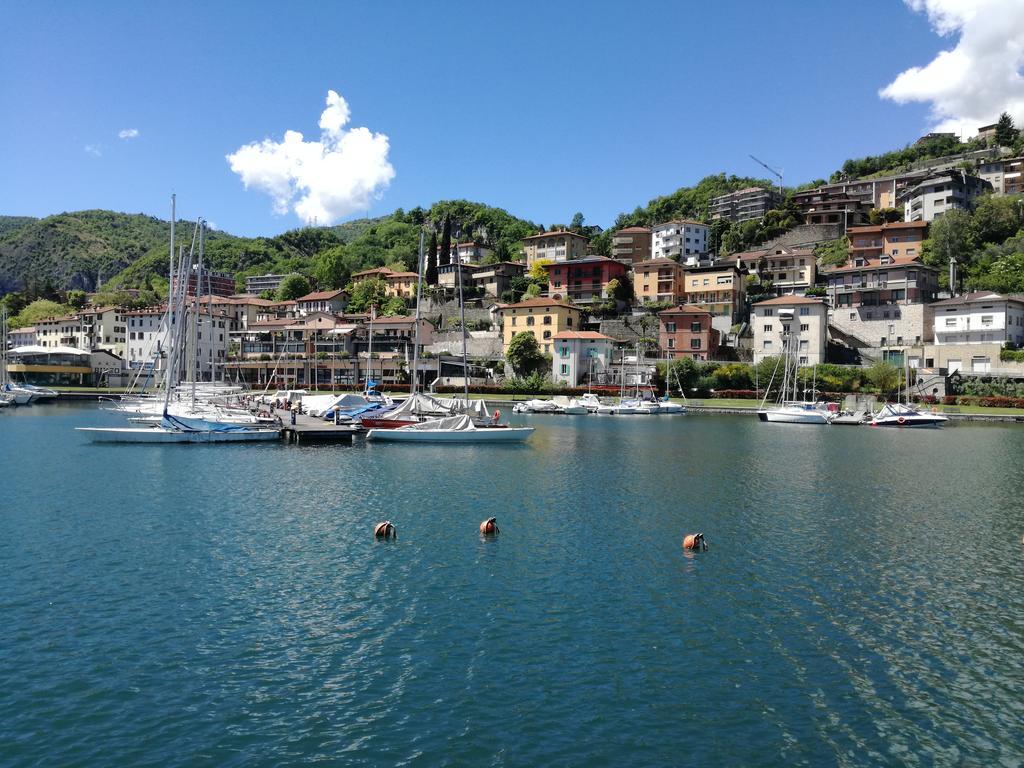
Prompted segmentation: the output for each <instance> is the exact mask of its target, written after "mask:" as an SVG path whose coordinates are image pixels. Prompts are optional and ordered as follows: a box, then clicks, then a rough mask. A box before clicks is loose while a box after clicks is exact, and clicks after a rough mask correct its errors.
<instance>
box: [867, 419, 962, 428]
mask: <svg viewBox="0 0 1024 768" xmlns="http://www.w3.org/2000/svg"><path fill="white" fill-rule="evenodd" d="M947 421H949V419H946V418H937V419H936V418H931V417H927V416H926V417H920V418H915V417H913V416H906V417H904V418H903V422H902V423H900V421H899V420H898V419H892V418H886V419H881V420H877V421H873V422H871V426H873V427H897V428H899V429H922V428H931V429H935V428H937V427H941V426H942V425H943V424H945V423H946V422H947Z"/></svg>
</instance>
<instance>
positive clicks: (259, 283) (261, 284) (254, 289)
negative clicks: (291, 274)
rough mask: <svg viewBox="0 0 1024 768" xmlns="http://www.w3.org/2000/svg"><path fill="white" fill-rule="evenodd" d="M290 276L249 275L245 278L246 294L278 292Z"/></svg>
mask: <svg viewBox="0 0 1024 768" xmlns="http://www.w3.org/2000/svg"><path fill="white" fill-rule="evenodd" d="M286 277H288V275H270V274H267V275H249V276H248V277H247V278H245V292H246V293H252V294H255V295H257V296H258V295H259V294H261V293H263V292H264V291H276V290H277V289H278V288H280V287H281V283H282V282H284V279H285V278H286Z"/></svg>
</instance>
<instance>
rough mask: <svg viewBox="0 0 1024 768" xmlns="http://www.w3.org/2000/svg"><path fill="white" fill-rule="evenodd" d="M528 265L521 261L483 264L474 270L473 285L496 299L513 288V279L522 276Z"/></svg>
mask: <svg viewBox="0 0 1024 768" xmlns="http://www.w3.org/2000/svg"><path fill="white" fill-rule="evenodd" d="M525 272H526V267H525V266H524V265H523V263H522V262H520V261H499V262H498V263H496V264H481V265H480V266H478V267H476V268H475V269H474V270H473V285H475V286H477V287H478V288H483V289H484V292H485V293H486V294H487V295H488V296H491V297H493V298H495V299H497V298H500V297H501V294H503V293H504V292H505V291H508V290H511V288H512V279H513V278H515V277H522V276H523V274H524V273H525Z"/></svg>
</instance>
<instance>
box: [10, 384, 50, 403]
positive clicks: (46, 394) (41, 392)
mask: <svg viewBox="0 0 1024 768" xmlns="http://www.w3.org/2000/svg"><path fill="white" fill-rule="evenodd" d="M18 388H19V389H27V390H28V391H29V392H32V393H33V394H34V395H35V397H33V398H32V402H34V403H35V402H40V403H42V402H45V401H48V400H56V399H57V397H58V396H59V395H60V393H59V392H57V390H55V389H47V388H46V387H37V386H35V385H34V384H19V385H18Z"/></svg>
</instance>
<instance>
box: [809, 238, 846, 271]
mask: <svg viewBox="0 0 1024 768" xmlns="http://www.w3.org/2000/svg"><path fill="white" fill-rule="evenodd" d="M814 258H815V259H816V260H817V262H818V263H819V264H820V265H821V266H823V267H841V266H842V265H843V264H845V263H846V260H847V259H849V258H850V241H849V239H848V238H846V237H840V238H839V239H838V240H830V241H828V242H827V243H819V244H818V245H816V246H814Z"/></svg>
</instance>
